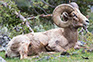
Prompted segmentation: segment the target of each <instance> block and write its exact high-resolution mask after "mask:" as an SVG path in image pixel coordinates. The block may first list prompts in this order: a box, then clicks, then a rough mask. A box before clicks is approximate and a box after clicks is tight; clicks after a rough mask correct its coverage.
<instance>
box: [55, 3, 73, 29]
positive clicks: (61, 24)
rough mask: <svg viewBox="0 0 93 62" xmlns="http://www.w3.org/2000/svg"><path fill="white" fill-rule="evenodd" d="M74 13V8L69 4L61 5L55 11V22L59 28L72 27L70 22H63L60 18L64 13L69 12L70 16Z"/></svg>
mask: <svg viewBox="0 0 93 62" xmlns="http://www.w3.org/2000/svg"><path fill="white" fill-rule="evenodd" d="M72 11H74V8H73V7H72V6H71V5H69V4H61V5H59V6H57V7H56V8H55V9H54V11H53V21H54V23H55V24H56V25H57V26H59V27H62V28H64V27H68V26H69V25H70V21H62V20H61V18H60V16H61V14H62V13H63V12H67V13H68V14H70V13H71V12H72Z"/></svg>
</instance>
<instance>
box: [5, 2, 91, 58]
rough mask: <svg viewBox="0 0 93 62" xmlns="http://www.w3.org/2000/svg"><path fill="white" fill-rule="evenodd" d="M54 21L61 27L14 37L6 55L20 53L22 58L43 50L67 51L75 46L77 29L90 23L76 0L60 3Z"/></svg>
mask: <svg viewBox="0 0 93 62" xmlns="http://www.w3.org/2000/svg"><path fill="white" fill-rule="evenodd" d="M61 17H62V18H63V21H62V20H61ZM53 21H54V23H55V24H56V25H57V26H58V27H61V28H57V29H51V30H48V31H45V32H38V33H29V34H25V35H19V36H16V37H14V38H13V39H12V40H11V41H10V42H9V44H8V48H7V51H6V57H15V56H19V55H20V58H21V59H22V58H25V57H27V55H32V54H38V53H39V52H42V51H43V52H47V51H55V52H63V51H66V50H68V49H70V48H72V47H74V46H75V44H76V42H77V35H78V33H77V29H78V28H79V27H86V26H87V25H88V24H89V20H88V19H87V18H86V17H85V16H84V15H83V14H82V13H81V12H80V11H79V7H78V5H77V4H76V3H74V2H72V3H70V4H61V5H58V6H57V7H56V8H55V9H54V11H53Z"/></svg>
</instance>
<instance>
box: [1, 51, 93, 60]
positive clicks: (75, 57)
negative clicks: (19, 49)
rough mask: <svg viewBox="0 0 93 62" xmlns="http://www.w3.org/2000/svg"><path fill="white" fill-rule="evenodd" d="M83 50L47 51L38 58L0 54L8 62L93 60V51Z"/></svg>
mask: <svg viewBox="0 0 93 62" xmlns="http://www.w3.org/2000/svg"><path fill="white" fill-rule="evenodd" d="M81 51H82V50H75V51H70V54H71V52H77V54H74V55H70V56H60V53H56V54H53V55H48V54H46V53H42V54H40V56H39V57H38V58H32V57H30V58H29V59H22V60H20V59H19V58H5V56H4V55H5V52H0V56H1V57H3V58H4V59H5V60H6V61H7V62H93V52H91V53H88V52H85V53H82V52H81ZM82 56H83V57H88V58H89V59H83V58H82ZM45 57H49V58H48V59H47V58H45Z"/></svg>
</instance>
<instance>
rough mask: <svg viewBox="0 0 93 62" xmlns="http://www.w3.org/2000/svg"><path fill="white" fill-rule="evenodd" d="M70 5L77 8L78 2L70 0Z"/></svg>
mask: <svg viewBox="0 0 93 62" xmlns="http://www.w3.org/2000/svg"><path fill="white" fill-rule="evenodd" d="M70 5H71V6H73V7H74V8H78V9H79V6H78V4H77V3H75V2H71V3H70Z"/></svg>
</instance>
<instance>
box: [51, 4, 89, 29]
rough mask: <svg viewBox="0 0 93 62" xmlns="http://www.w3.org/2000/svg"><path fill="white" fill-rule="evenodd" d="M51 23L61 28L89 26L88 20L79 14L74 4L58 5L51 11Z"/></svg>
mask: <svg viewBox="0 0 93 62" xmlns="http://www.w3.org/2000/svg"><path fill="white" fill-rule="evenodd" d="M61 16H62V18H63V21H62V20H61ZM53 21H54V23H55V24H56V25H57V26H59V27H62V28H65V27H69V26H71V27H74V28H78V27H86V26H87V25H88V24H89V20H88V19H87V18H86V17H85V16H84V15H83V14H82V13H81V12H80V10H79V7H78V5H77V4H76V3H75V2H72V3H70V4H61V5H58V6H57V7H56V8H55V9H54V11H53Z"/></svg>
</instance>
